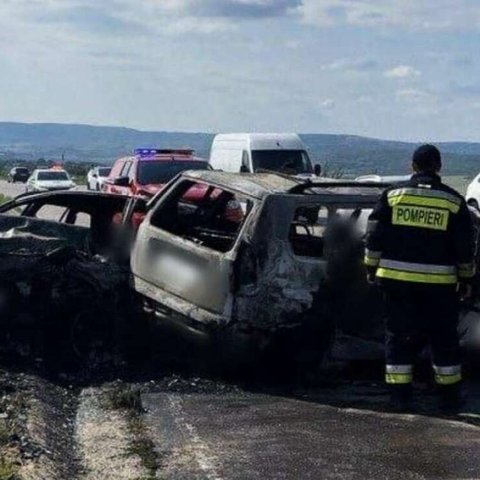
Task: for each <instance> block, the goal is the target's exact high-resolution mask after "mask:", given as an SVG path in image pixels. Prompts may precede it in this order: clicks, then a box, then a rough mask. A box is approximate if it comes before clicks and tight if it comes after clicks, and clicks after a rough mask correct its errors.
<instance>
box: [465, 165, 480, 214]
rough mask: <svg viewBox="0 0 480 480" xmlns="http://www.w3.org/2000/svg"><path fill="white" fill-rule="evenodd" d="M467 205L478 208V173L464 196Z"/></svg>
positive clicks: (479, 177) (479, 199)
mask: <svg viewBox="0 0 480 480" xmlns="http://www.w3.org/2000/svg"><path fill="white" fill-rule="evenodd" d="M465 198H466V200H467V203H468V204H469V205H471V206H472V207H476V208H477V209H478V208H479V206H480V173H479V174H478V175H477V176H476V177H475V178H474V179H473V180H472V183H470V185H469V186H468V188H467V195H465Z"/></svg>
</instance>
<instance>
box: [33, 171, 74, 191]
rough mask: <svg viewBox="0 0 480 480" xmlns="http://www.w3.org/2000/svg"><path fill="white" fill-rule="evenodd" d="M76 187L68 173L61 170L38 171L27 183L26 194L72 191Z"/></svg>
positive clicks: (34, 172)
mask: <svg viewBox="0 0 480 480" xmlns="http://www.w3.org/2000/svg"><path fill="white" fill-rule="evenodd" d="M76 186H77V185H76V184H75V182H74V181H73V180H72V179H71V178H70V176H69V175H68V173H67V172H66V171H65V170H63V169H61V168H50V169H37V170H34V171H33V173H32V175H30V178H29V179H28V181H27V186H26V192H28V193H30V192H46V191H49V190H70V189H72V188H75V187H76Z"/></svg>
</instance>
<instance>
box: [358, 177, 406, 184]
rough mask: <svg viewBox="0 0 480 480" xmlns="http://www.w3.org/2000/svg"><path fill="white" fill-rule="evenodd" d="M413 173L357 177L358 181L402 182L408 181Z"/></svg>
mask: <svg viewBox="0 0 480 480" xmlns="http://www.w3.org/2000/svg"><path fill="white" fill-rule="evenodd" d="M411 178H412V176H411V175H385V176H382V175H362V176H361V177H357V178H356V179H355V181H356V182H375V183H393V184H395V183H401V182H408V181H409V180H410V179H411Z"/></svg>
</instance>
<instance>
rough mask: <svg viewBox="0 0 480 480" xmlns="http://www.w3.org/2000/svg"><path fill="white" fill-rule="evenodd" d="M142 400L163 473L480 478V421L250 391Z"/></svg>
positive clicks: (246, 476)
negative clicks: (479, 422)
mask: <svg viewBox="0 0 480 480" xmlns="http://www.w3.org/2000/svg"><path fill="white" fill-rule="evenodd" d="M142 400H143V406H144V407H145V408H146V410H147V414H146V424H147V427H148V429H149V431H150V432H151V438H152V439H153V441H154V443H155V445H156V448H157V451H158V452H160V453H161V458H162V463H163V467H164V470H163V473H164V475H165V478H172V479H176V480H180V479H209V480H210V479H215V480H217V479H232V480H233V479H235V480H236V479H238V480H244V479H252V480H255V479H259V480H260V479H262V480H270V479H271V480H278V479H285V480H287V479H322V480H323V479H324V480H327V479H342V480H350V479H352V480H353V479H372V480H375V479H379V480H380V479H382V480H397V479H398V480H410V479H411V480H417V479H428V480H430V479H431V480H443V479H464V480H466V479H478V478H480V457H479V455H478V448H479V444H480V428H479V427H477V426H474V425H470V424H466V423H462V422H459V421H452V420H447V419H444V418H440V417H437V416H434V415H396V414H391V413H386V412H385V411H381V410H380V411H379V410H372V409H368V408H367V409H359V408H339V407H336V406H329V405H327V404H325V403H324V402H323V401H322V400H319V399H315V398H313V397H308V398H306V399H296V398H288V397H284V396H275V395H265V394H249V393H230V394H223V395H211V394H173V393H150V394H146V395H144V397H143V399H142Z"/></svg>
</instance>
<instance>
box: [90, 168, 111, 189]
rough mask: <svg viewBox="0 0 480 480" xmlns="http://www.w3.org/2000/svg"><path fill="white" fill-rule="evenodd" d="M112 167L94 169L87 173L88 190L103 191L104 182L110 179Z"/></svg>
mask: <svg viewBox="0 0 480 480" xmlns="http://www.w3.org/2000/svg"><path fill="white" fill-rule="evenodd" d="M111 170H112V167H93V168H91V169H90V170H89V171H88V173H87V190H97V191H100V190H102V184H103V182H104V181H105V180H106V179H107V178H108V176H109V175H110V172H111Z"/></svg>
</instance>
